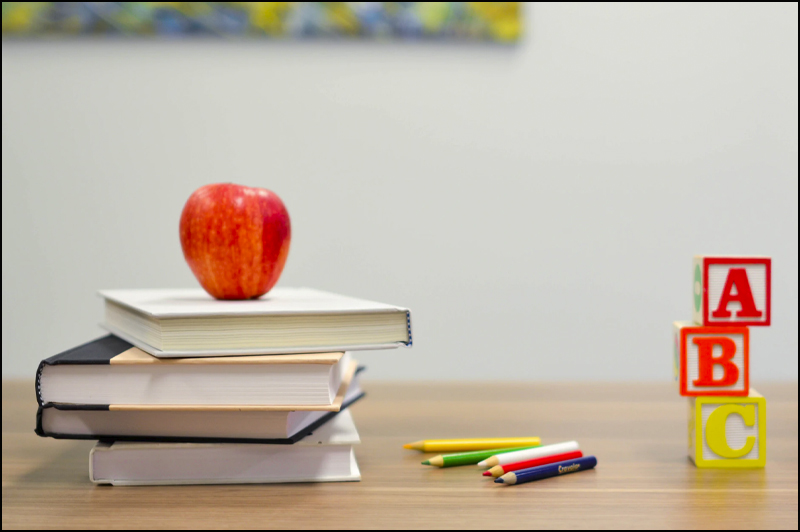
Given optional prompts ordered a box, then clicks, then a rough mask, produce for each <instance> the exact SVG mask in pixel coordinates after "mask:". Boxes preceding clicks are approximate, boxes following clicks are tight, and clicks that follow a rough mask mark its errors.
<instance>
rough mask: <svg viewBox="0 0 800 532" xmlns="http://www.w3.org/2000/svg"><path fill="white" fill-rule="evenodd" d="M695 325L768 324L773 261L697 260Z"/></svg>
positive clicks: (756, 259)
mask: <svg viewBox="0 0 800 532" xmlns="http://www.w3.org/2000/svg"><path fill="white" fill-rule="evenodd" d="M693 269H694V318H693V319H694V322H695V323H697V324H700V325H769V324H770V321H771V317H770V310H771V308H770V307H771V305H770V289H771V287H770V283H771V281H772V259H770V258H769V257H706V256H702V255H697V256H695V257H694V268H693Z"/></svg>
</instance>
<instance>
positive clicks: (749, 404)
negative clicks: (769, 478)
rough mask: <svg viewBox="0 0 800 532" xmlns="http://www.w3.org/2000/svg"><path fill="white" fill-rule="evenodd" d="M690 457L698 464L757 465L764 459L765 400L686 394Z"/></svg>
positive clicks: (757, 396)
mask: <svg viewBox="0 0 800 532" xmlns="http://www.w3.org/2000/svg"><path fill="white" fill-rule="evenodd" d="M689 457H690V458H691V459H692V461H693V462H694V464H695V465H696V466H697V467H701V468H725V469H731V468H759V467H764V464H766V462H767V400H766V399H764V398H763V397H762V396H761V395H760V394H759V393H758V392H756V391H755V390H750V394H749V395H748V396H747V397H690V398H689Z"/></svg>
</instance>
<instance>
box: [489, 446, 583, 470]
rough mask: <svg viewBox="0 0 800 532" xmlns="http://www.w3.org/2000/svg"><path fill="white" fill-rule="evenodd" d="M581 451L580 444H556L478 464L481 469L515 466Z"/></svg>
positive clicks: (503, 455)
mask: <svg viewBox="0 0 800 532" xmlns="http://www.w3.org/2000/svg"><path fill="white" fill-rule="evenodd" d="M578 449H580V446H579V445H578V442H576V441H565V442H563V443H554V444H552V445H542V446H541V447H537V448H535V449H525V450H524V451H515V452H513V453H503V454H498V455H496V456H492V457H489V458H487V459H486V460H484V461H482V462H478V465H479V466H481V467H494V466H496V465H505V464H513V463H514V462H521V461H523V460H533V459H534V458H542V457H544V456H552V455H554V454H561V453H568V452H571V451H577V450H578Z"/></svg>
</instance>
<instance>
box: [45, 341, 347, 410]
mask: <svg viewBox="0 0 800 532" xmlns="http://www.w3.org/2000/svg"><path fill="white" fill-rule="evenodd" d="M356 367H357V363H356V362H355V361H351V359H350V355H349V353H341V352H338V353H311V354H298V355H281V356H274V355H253V356H229V357H203V358H168V359H164V358H156V357H154V356H152V355H149V354H147V353H145V352H144V351H142V350H141V349H138V348H136V347H134V346H132V345H131V344H129V343H128V342H126V341H124V340H122V339H120V338H117V337H115V336H112V335H108V336H105V337H103V338H98V339H97V340H94V341H92V342H89V343H87V344H83V345H81V346H78V347H75V348H73V349H70V350H68V351H65V352H63V353H60V354H58V355H55V356H52V357H50V358H47V359H45V360H43V361H42V362H41V363H40V364H39V369H38V371H37V373H36V389H37V399H38V401H39V404H40V405H45V404H47V403H68V404H73V405H103V406H105V407H106V408H107V409H109V410H145V409H148V408H149V409H160V410H198V409H202V410H212V409H215V408H216V409H220V410H334V411H335V410H339V407H340V406H341V402H342V400H343V399H344V394H345V392H346V391H347V387H348V386H349V383H350V380H351V379H352V377H353V375H354V374H355V372H356Z"/></svg>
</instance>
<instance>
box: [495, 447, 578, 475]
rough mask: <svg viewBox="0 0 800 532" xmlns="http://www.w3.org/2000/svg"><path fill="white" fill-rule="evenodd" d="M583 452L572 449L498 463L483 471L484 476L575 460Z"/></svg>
mask: <svg viewBox="0 0 800 532" xmlns="http://www.w3.org/2000/svg"><path fill="white" fill-rule="evenodd" d="M582 456H583V453H582V452H580V451H572V452H569V453H563V454H554V455H552V456H543V457H542V458H534V459H533V460H523V461H522V462H514V463H513V464H506V465H496V466H494V467H493V468H491V469H489V470H488V471H484V472H483V476H484V477H500V476H503V475H505V474H506V473H511V472H512V471H519V470H520V469H530V468H531V467H538V466H540V465H546V464H554V463H556V462H563V461H564V460H574V459H575V458H581V457H582Z"/></svg>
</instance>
